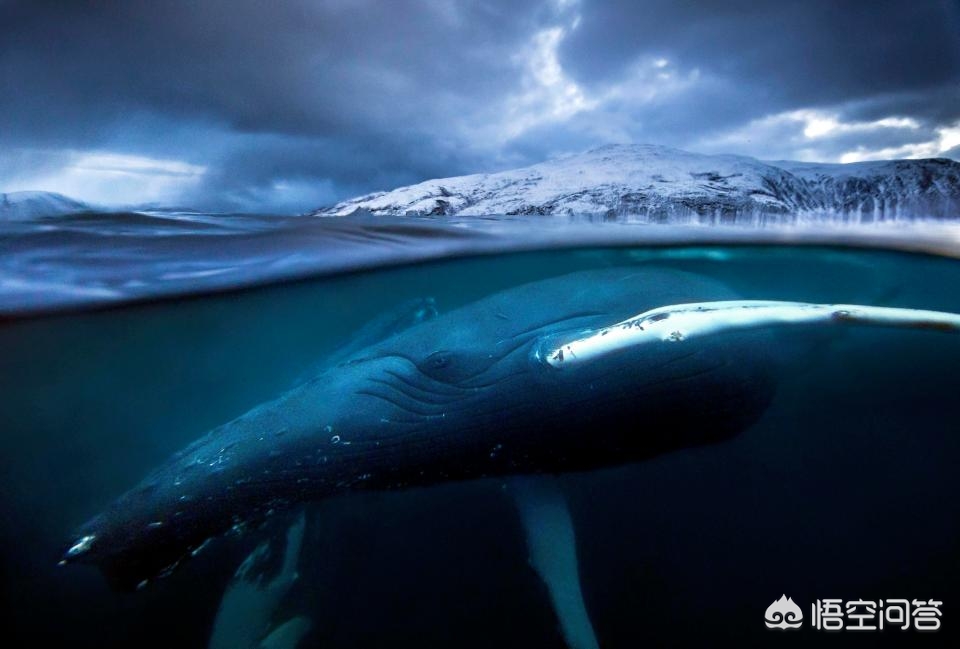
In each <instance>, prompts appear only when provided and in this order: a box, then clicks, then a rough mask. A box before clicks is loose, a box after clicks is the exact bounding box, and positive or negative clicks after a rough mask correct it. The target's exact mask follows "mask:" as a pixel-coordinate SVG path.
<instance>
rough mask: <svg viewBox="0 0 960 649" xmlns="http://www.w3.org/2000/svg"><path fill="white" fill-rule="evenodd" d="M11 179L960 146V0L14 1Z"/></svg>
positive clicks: (272, 175) (186, 198) (222, 178)
mask: <svg viewBox="0 0 960 649" xmlns="http://www.w3.org/2000/svg"><path fill="white" fill-rule="evenodd" d="M0 81H2V86H0V87H2V91H0V191H17V190H25V189H42V190H50V191H59V192H62V193H65V194H68V195H70V196H73V197H76V198H80V199H83V200H88V201H94V202H100V203H110V204H130V203H145V202H159V203H164V204H168V205H169V204H177V205H191V206H196V207H201V208H205V209H223V210H270V211H283V212H299V211H304V210H307V209H310V208H314V207H317V206H321V205H325V204H329V203H332V202H334V201H336V200H338V199H342V198H346V197H350V196H353V195H356V194H360V193H366V192H369V191H373V190H378V189H390V188H393V187H395V186H398V185H402V184H409V183H413V182H417V181H420V180H424V179H427V178H433V177H438V176H452V175H459V174H463V173H472V172H479V171H498V170H502V169H508V168H512V167H517V166H523V165H526V164H530V163H533V162H539V161H541V160H544V159H546V158H549V157H551V156H555V155H559V154H563V153H568V152H573V151H579V150H583V149H587V148H590V147H592V146H596V145H599V144H604V143H610V142H642V143H655V144H665V145H671V146H677V147H681V148H685V149H689V150H693V151H700V152H705V153H711V152H730V153H742V154H748V155H753V156H758V157H761V158H767V159H783V158H793V159H803V160H824V161H843V162H847V161H856V160H865V159H874V158H890V157H930V156H948V157H953V158H960V2H958V0H847V1H844V2H838V1H835V0H786V1H783V0H781V1H779V2H759V1H758V2H746V1H735V0H730V1H726V2H723V1H720V0H716V1H706V0H705V1H703V2H693V1H689V0H542V1H534V0H531V1H529V2H517V1H516V0H482V1H481V0H477V1H467V0H462V1H458V0H389V1H388V0H274V1H272V2H266V1H261V0H202V1H200V0H196V1H194V0H192V1H189V2H187V1H184V2H179V1H176V0H169V1H165V2H155V1H151V0H124V1H116V2H112V1H110V0H99V1H98V2H80V1H74V2H65V1H64V2H47V1H44V0H0Z"/></svg>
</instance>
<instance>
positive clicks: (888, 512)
mask: <svg viewBox="0 0 960 649" xmlns="http://www.w3.org/2000/svg"><path fill="white" fill-rule="evenodd" d="M618 266H635V267H657V268H672V269H678V270H684V271H689V272H693V273H697V274H700V275H704V276H707V277H710V278H713V279H716V280H719V281H721V282H723V283H725V284H727V285H728V286H730V287H731V288H733V289H734V290H735V291H737V292H738V293H739V294H740V295H742V296H743V297H745V298H750V299H776V300H798V301H808V302H841V303H862V304H874V305H883V306H904V307H916V308H924V309H939V310H946V311H954V312H960V261H957V260H954V259H950V258H947V257H938V256H933V255H923V254H908V253H903V252H892V251H879V250H869V249H852V248H841V247H824V246H803V247H801V246H789V245H772V244H767V245H735V246H729V245H719V244H717V245H705V246H689V245H687V246H684V245H676V246H669V245H666V246H664V245H659V244H658V246H657V247H651V246H642V245H637V246H626V247H617V248H602V247H601V248H576V247H570V246H568V247H567V248H566V249H560V250H542V251H539V252H516V253H509V254H507V253H505V254H490V252H489V251H486V254H485V255H484V256H480V257H469V258H456V259H446V260H433V261H429V260H426V261H422V262H419V263H414V264H409V265H401V266H397V267H383V268H369V269H364V270H358V271H357V272H351V273H343V274H331V275H327V276H323V277H317V278H315V279H302V280H300V281H296V282H287V283H270V284H267V285H264V286H259V287H254V288H249V289H244V290H231V291H228V292H222V293H216V294H197V295H192V296H189V297H182V298H176V297H169V298H168V299H164V300H160V301H148V302H141V303H131V304H126V303H124V302H123V300H107V301H106V302H105V303H104V302H97V303H96V304H91V305H90V306H97V307H98V309H96V310H92V311H86V310H81V311H73V312H59V311H57V309H52V311H53V312H51V313H47V314H46V315H42V316H38V317H14V316H11V317H8V319H7V320H6V321H4V322H3V323H0V429H2V431H3V433H2V437H0V444H2V446H0V468H2V471H3V476H4V481H3V484H2V487H0V498H2V502H3V512H4V519H3V523H2V525H3V529H2V534H0V556H2V560H0V561H2V563H0V603H2V609H3V611H4V617H5V618H6V623H5V630H6V632H7V634H8V637H11V638H13V639H14V640H15V645H14V646H29V645H30V644H33V643H38V644H39V643H40V642H42V641H51V642H53V643H55V644H56V645H61V646H66V645H69V646H71V647H87V646H89V647H107V646H118V647H119V646H123V647H130V646H183V647H191V646H206V643H207V640H208V638H209V635H210V632H211V628H212V624H213V620H214V618H215V616H216V612H217V608H218V606H219V603H220V596H221V594H222V592H223V590H224V588H225V587H226V585H227V583H229V581H230V578H231V575H232V574H233V572H234V571H235V570H236V568H237V566H238V565H239V564H240V562H241V561H242V560H243V559H244V557H245V556H247V554H248V553H249V552H250V551H251V550H252V549H253V547H254V546H255V545H256V544H257V543H259V542H260V540H262V539H263V538H267V537H270V536H274V537H276V536H278V535H281V534H282V531H283V530H285V529H286V524H287V523H289V520H288V519H285V518H283V516H284V515H283V514H280V515H278V516H279V518H278V519H277V520H278V521H279V522H272V523H270V524H268V525H267V526H266V527H265V528H264V529H261V530H248V531H247V532H246V533H244V534H231V535H228V536H227V537H226V538H223V539H219V540H217V541H216V542H215V543H213V544H212V545H211V546H210V547H208V548H207V549H206V550H205V551H204V552H203V553H201V554H200V555H198V556H197V557H195V558H194V559H193V560H191V561H189V562H187V563H186V564H185V565H183V566H182V567H181V568H180V569H178V570H177V571H176V572H174V574H172V575H171V576H169V577H166V578H164V579H161V580H158V581H156V582H155V583H151V584H149V585H148V586H147V587H145V588H143V589H142V590H140V591H138V592H135V593H128V594H117V593H114V592H112V591H111V590H110V589H109V587H108V586H107V584H106V582H105V581H104V580H103V579H102V578H101V576H100V575H99V574H98V573H97V571H96V570H95V569H93V568H91V567H89V566H74V565H70V566H66V567H58V566H57V562H58V560H59V558H60V554H61V552H62V550H63V547H64V543H65V542H67V541H68V540H69V538H70V534H71V533H72V531H73V530H74V529H75V528H76V527H77V526H78V525H80V524H81V523H83V522H84V521H85V520H86V519H88V518H90V517H91V516H92V515H94V514H96V513H97V512H99V511H101V510H102V509H103V508H105V507H106V506H107V505H108V504H109V503H110V502H111V501H112V500H113V499H115V498H116V497H117V496H118V495H119V494H121V493H122V492H124V491H125V490H127V489H128V488H130V487H131V486H133V485H134V484H136V483H137V482H138V481H139V480H140V479H141V478H142V477H143V476H144V475H145V474H146V473H147V472H149V471H150V470H151V469H152V468H153V467H155V466H157V465H158V464H160V463H162V462H163V461H164V460H165V459H166V458H167V457H168V456H170V454H172V453H174V452H175V451H177V450H178V449H180V448H182V447H184V446H185V445H187V444H188V443H189V442H191V441H192V440H194V439H196V438H197V437H199V436H200V435H202V434H203V433H204V432H205V431H207V430H209V429H211V428H213V427H215V426H217V425H219V424H222V423H224V422H226V421H228V420H231V419H233V418H234V417H236V416H238V415H240V414H242V413H243V412H245V411H246V410H248V409H250V408H251V407H253V406H255V405H257V404H259V403H262V402H264V401H266V400H268V399H271V398H274V397H276V396H277V395H278V394H280V393H282V392H284V391H285V390H287V389H289V388H290V387H291V386H293V385H295V384H296V383H297V382H298V381H301V380H303V378H304V377H305V376H308V375H309V373H310V370H311V368H314V367H315V366H316V365H317V363H318V362H320V361H321V360H322V359H323V358H324V357H325V356H326V355H328V354H331V353H333V352H335V351H336V350H337V349H338V348H340V347H341V346H343V345H345V344H347V343H348V341H349V340H350V337H351V334H352V332H354V331H355V330H356V329H357V328H359V327H361V326H362V325H363V324H364V323H366V322H368V321H370V320H371V319H374V318H375V317H376V316H377V315H378V314H379V313H382V312H383V311H384V310H387V309H390V308H392V307H394V306H396V305H399V304H402V303H403V302H405V301H407V300H411V299H415V298H424V297H430V298H433V299H434V300H435V302H436V305H437V308H438V310H439V311H440V312H441V313H443V312H447V311H449V310H452V309H454V308H456V307H458V306H461V305H464V304H468V303H470V302H472V301H474V300H477V299H479V298H481V297H483V296H486V295H489V294H491V293H493V292H496V291H499V290H502V289H506V288H510V287H513V286H517V285H519V284H522V283H526V282H530V281H535V280H539V279H544V278H549V277H555V276H559V275H562V274H565V273H569V272H573V271H576V270H583V269H591V268H606V267H618ZM221 288H222V287H221ZM234 288H235V287H234ZM138 297H143V296H142V295H140V296H138ZM111 304H112V306H111ZM54 306H58V305H54ZM781 351H782V352H783V353H784V355H785V356H786V357H787V358H788V359H789V362H788V363H787V364H786V366H785V367H784V369H783V370H782V375H781V376H780V377H779V386H778V391H777V394H776V397H775V399H774V402H773V404H772V405H771V406H770V408H769V409H768V410H767V412H766V413H765V414H764V416H763V417H762V418H761V420H760V421H759V422H757V424H755V425H754V426H752V427H751V428H750V429H748V430H746V431H744V432H743V433H742V434H741V435H739V436H738V437H737V438H735V439H734V440H732V441H730V442H727V443H724V444H720V445H717V446H711V447H705V448H697V449H690V450H685V451H681V452H677V453H673V454H668V455H664V456H660V457H657V458H654V459H652V460H650V461H647V462H643V463H641V464H637V465H632V466H628V467H618V468H612V469H608V470H602V471H596V472H591V473H585V474H576V475H570V476H564V477H562V478H561V485H562V488H563V491H564V493H565V495H566V497H567V500H568V502H569V504H570V511H571V516H572V519H573V521H574V525H575V528H576V531H577V551H578V556H579V560H580V576H581V581H582V587H583V592H584V599H585V602H586V605H587V608H588V610H589V612H590V616H591V619H592V621H593V625H594V627H595V629H596V633H597V636H598V638H599V639H600V642H601V646H603V647H621V646H622V647H636V646H639V645H641V644H646V645H647V646H663V645H665V644H670V645H674V646H704V645H714V646H717V645H720V644H729V643H732V642H743V643H746V644H756V643H759V644H767V643H771V644H772V641H773V640H775V641H776V642H786V643H788V644H791V643H794V642H805V643H810V642H811V641H814V640H817V639H818V638H817V637H816V636H814V635H812V634H815V633H816V632H814V631H812V630H809V629H804V630H803V631H802V632H800V633H797V634H795V635H793V636H787V635H783V636H778V637H775V638H773V639H771V638H770V637H769V635H768V634H770V633H771V632H770V631H768V630H767V629H766V628H764V626H763V615H764V610H765V609H766V607H767V606H768V605H769V604H770V602H772V601H773V600H774V599H776V598H778V597H779V596H780V595H781V594H783V593H785V594H787V595H789V596H791V597H792V598H793V599H794V600H796V601H797V602H799V603H801V606H802V607H804V608H805V609H809V603H810V602H812V601H813V600H815V599H816V598H829V597H840V598H845V599H854V598H858V597H862V598H871V597H872V598H911V599H912V598H920V599H930V598H935V599H938V600H943V601H944V602H946V604H945V605H944V611H945V613H944V622H943V626H944V629H943V633H942V634H940V636H938V638H940V639H945V638H947V637H949V636H948V632H949V630H950V627H952V626H953V620H952V619H951V618H952V616H951V612H952V611H951V604H952V603H953V602H955V601H958V598H957V597H956V595H957V591H958V588H957V583H958V577H960V574H958V568H957V561H956V557H957V551H958V549H960V525H958V520H960V517H958V513H960V512H958V509H957V505H956V503H955V498H954V496H955V494H956V493H958V491H957V487H958V482H960V474H958V472H957V471H956V466H957V464H958V461H960V440H958V436H957V431H958V430H960V414H958V411H957V408H956V398H957V397H956V386H957V379H956V368H957V365H958V360H960V337H958V336H950V335H946V334H940V333H937V332H930V331H892V330H879V329H853V328H850V329H843V330H835V331H831V332H829V333H826V334H815V335H810V334H804V335H798V336H793V337H791V336H787V337H785V338H784V340H783V342H782V345H781ZM299 573H300V578H299V579H298V580H297V583H296V585H295V586H294V587H293V588H292V589H291V590H290V592H289V593H288V594H287V595H286V596H285V598H284V600H283V601H282V603H281V604H280V608H279V610H278V612H277V614H276V615H277V619H278V620H282V619H285V617H289V616H291V615H293V614H298V615H300V614H302V615H306V616H308V617H309V618H310V619H311V620H312V627H311V631H310V632H309V634H308V635H307V636H306V637H305V638H304V641H303V643H302V644H301V645H300V646H316V647H341V646H342V647H407V646H411V647H414V646H416V647H434V646H436V647H440V646H443V647H452V646H462V647H492V646H503V647H507V646H525V647H548V646H552V647H562V646H564V641H563V636H562V635H561V633H560V631H559V629H558V623H557V620H556V617H555V614H554V612H553V610H552V608H551V606H550V603H549V599H548V598H547V596H546V594H545V590H544V587H543V584H542V583H541V582H540V581H539V580H538V579H537V576H536V574H535V573H534V572H533V571H532V570H531V568H530V567H529V565H528V563H527V556H526V550H525V547H524V544H523V534H522V531H521V527H520V523H519V522H518V520H517V515H516V512H515V510H514V508H513V505H512V504H511V502H510V501H509V498H508V497H506V496H505V494H504V490H503V489H502V484H501V481H498V480H492V479H491V480H486V481H479V482H471V483H463V484H452V485H446V486H440V487H436V488H429V489H415V490H409V491H401V492H395V493H389V494H377V493H372V494H370V493H368V494H363V495H357V496H346V497H338V498H336V499H334V500H330V501H326V502H324V503H320V504H318V505H315V506H313V507H312V508H311V510H310V514H309V519H308V527H307V531H306V534H305V540H304V550H303V552H302V556H301V565H300V567H299ZM899 633H901V636H898V635H897V632H894V631H884V632H882V633H874V634H867V635H866V636H859V637H851V635H852V634H847V635H845V636H844V643H852V644H856V643H857V642H866V641H868V640H869V641H870V642H871V643H876V642H881V643H884V642H887V643H892V642H895V641H898V640H899V641H902V640H903V637H902V635H903V634H908V633H909V634H911V636H913V635H915V632H899ZM821 635H822V632H821ZM864 638H866V639H864ZM925 640H929V638H925Z"/></svg>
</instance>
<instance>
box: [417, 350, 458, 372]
mask: <svg viewBox="0 0 960 649" xmlns="http://www.w3.org/2000/svg"><path fill="white" fill-rule="evenodd" d="M450 356H451V354H450V352H446V351H439V352H433V353H432V354H430V355H429V356H427V357H426V358H425V359H424V361H423V364H422V367H421V368H420V369H421V370H423V371H425V372H428V373H429V372H430V371H431V370H432V371H434V372H437V371H441V370H443V369H444V368H446V367H449V366H450V362H451V358H450Z"/></svg>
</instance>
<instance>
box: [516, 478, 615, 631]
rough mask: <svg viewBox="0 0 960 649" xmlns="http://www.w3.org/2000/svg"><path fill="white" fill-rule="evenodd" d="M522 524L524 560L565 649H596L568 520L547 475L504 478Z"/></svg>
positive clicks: (563, 502) (559, 495)
mask: <svg viewBox="0 0 960 649" xmlns="http://www.w3.org/2000/svg"><path fill="white" fill-rule="evenodd" d="M508 490H509V491H510V493H511V494H512V495H513V498H514V502H515V503H516V506H517V511H518V512H519V514H520V520H521V522H522V523H523V529H524V532H525V533H526V540H527V549H528V552H529V554H530V565H531V566H532V567H533V569H534V570H535V571H536V573H537V575H539V576H540V579H541V580H543V583H544V584H545V585H546V587H547V591H548V592H549V594H550V601H551V603H552V604H553V610H554V611H555V612H556V615H557V619H558V620H559V622H560V630H561V632H562V633H563V637H564V639H565V640H566V643H567V646H568V647H570V648H571V649H597V647H598V646H599V645H598V644H597V637H596V634H595V633H594V630H593V625H592V624H591V623H590V616H589V615H588V614H587V607H586V605H585V604H584V601H583V592H582V591H581V588H580V571H579V568H578V563H577V544H576V536H575V535H574V530H573V520H572V519H571V518H570V510H569V508H568V507H567V501H566V499H565V498H564V497H563V492H562V491H561V490H560V485H559V484H558V483H557V479H556V478H554V477H553V476H536V477H518V478H512V479H510V481H509V482H508Z"/></svg>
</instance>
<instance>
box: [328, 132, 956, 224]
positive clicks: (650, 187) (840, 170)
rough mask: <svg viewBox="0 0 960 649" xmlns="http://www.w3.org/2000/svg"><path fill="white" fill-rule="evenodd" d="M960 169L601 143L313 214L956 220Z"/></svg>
mask: <svg viewBox="0 0 960 649" xmlns="http://www.w3.org/2000/svg"><path fill="white" fill-rule="evenodd" d="M958 208H960V163H958V162H955V161H953V160H946V159H930V160H892V161H883V162H862V163H853V164H808V163H800V162H763V161H760V160H757V159H755V158H749V157H745V156H734V155H702V154H696V153H689V152H686V151H680V150H678V149H672V148H668V147H662V146H652V145H608V146H603V147H600V148H597V149H592V150H590V151H587V152H585V153H581V154H577V155H571V156H567V157H563V158H559V159H556V160H551V161H549V162H543V163H540V164H536V165H533V166H530V167H525V168H523V169H515V170H512V171H504V172H501V173H492V174H474V175H470V176H458V177H454V178H443V179H438V180H428V181H426V182H422V183H419V184H417V185H411V186H409V187H401V188H399V189H395V190H393V191H388V192H378V193H374V194H369V195H367V196H361V197H359V198H354V199H351V200H347V201H343V202H341V203H338V204H336V205H334V206H333V207H330V208H324V209H320V210H317V211H316V212H314V215H316V216H342V215H346V214H350V213H352V212H354V211H356V210H358V209H360V210H365V211H369V212H371V213H373V214H411V213H412V214H417V215H462V216H470V215H477V216H478V215H485V214H508V215H521V214H574V215H581V214H582V215H593V216H596V215H601V216H606V217H620V216H626V217H638V218H641V219H645V220H650V221H674V220H683V219H691V218H692V219H694V220H704V219H707V220H723V221H727V220H740V219H741V218H742V217H746V218H748V219H757V218H760V219H763V218H767V217H777V218H788V219H792V218H797V217H803V216H807V215H809V216H813V217H818V218H819V217H830V218H834V217H841V218H844V219H853V220H858V221H870V220H890V219H900V218H904V219H906V218H914V217H920V218H951V217H958V216H960V210H958Z"/></svg>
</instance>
